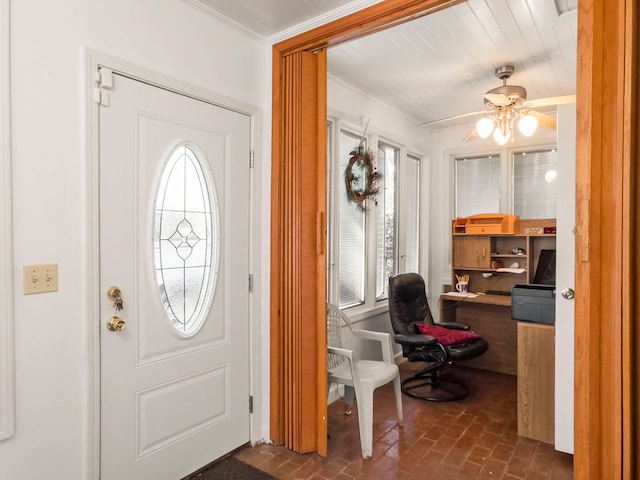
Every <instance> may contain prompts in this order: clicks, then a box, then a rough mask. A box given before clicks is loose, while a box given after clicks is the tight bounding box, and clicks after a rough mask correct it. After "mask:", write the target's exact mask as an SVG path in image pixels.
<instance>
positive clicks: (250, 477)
mask: <svg viewBox="0 0 640 480" xmlns="http://www.w3.org/2000/svg"><path fill="white" fill-rule="evenodd" d="M189 479H190V480H191V479H192V480H277V479H276V477H272V476H271V475H269V474H268V473H265V472H263V471H262V470H258V469H257V468H255V467H252V466H251V465H248V464H246V463H244V462H241V461H240V460H236V459H235V458H234V457H228V458H226V459H224V460H222V461H220V462H216V463H214V464H213V465H211V467H209V468H207V469H206V470H204V471H202V472H200V473H198V474H196V475H195V476H193V477H189Z"/></svg>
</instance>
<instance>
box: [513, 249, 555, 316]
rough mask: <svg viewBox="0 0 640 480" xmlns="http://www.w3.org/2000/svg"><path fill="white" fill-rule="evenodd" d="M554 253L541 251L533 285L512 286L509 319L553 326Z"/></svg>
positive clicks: (553, 251) (552, 251)
mask: <svg viewBox="0 0 640 480" xmlns="http://www.w3.org/2000/svg"><path fill="white" fill-rule="evenodd" d="M555 267H556V251H555V250H542V251H541V252H540V258H539V259H538V267H537V268H536V274H535V277H534V280H533V284H526V285H514V287H513V288H512V290H511V318H513V319H514V320H521V321H524V322H534V323H544V324H547V325H553V324H554V323H555V321H556V287H555V280H556V275H555V272H556V268H555Z"/></svg>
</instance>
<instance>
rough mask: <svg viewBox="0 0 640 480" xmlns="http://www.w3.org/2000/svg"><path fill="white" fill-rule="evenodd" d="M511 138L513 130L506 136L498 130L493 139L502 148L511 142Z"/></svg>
mask: <svg viewBox="0 0 640 480" xmlns="http://www.w3.org/2000/svg"><path fill="white" fill-rule="evenodd" d="M509 138H511V130H507V132H506V134H505V135H503V134H502V132H501V131H500V129H499V128H496V129H495V130H494V131H493V139H494V140H495V142H496V143H497V144H498V145H500V146H502V145H504V144H506V143H507V142H508V141H509Z"/></svg>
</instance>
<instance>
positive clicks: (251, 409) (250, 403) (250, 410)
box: [249, 395, 253, 413]
mask: <svg viewBox="0 0 640 480" xmlns="http://www.w3.org/2000/svg"><path fill="white" fill-rule="evenodd" d="M249 413H253V395H249Z"/></svg>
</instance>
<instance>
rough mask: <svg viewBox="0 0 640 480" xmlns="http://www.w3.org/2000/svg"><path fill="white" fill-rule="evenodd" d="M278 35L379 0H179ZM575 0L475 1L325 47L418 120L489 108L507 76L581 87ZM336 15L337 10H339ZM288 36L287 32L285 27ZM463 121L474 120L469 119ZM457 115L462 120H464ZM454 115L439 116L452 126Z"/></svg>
mask: <svg viewBox="0 0 640 480" xmlns="http://www.w3.org/2000/svg"><path fill="white" fill-rule="evenodd" d="M183 1H185V2H187V3H191V4H198V5H200V6H201V7H202V6H203V5H205V6H206V9H207V10H208V13H212V12H214V14H216V15H217V16H218V18H220V16H219V15H220V14H222V16H223V17H224V18H226V19H231V20H232V21H233V22H237V24H238V25H241V26H242V27H241V28H246V29H249V30H251V31H252V32H254V33H257V34H258V35H259V36H261V37H262V38H264V39H265V40H266V41H269V42H274V41H278V37H281V38H279V39H283V38H286V36H292V35H294V34H297V33H299V32H295V33H294V31H293V30H292V29H294V28H295V26H300V25H301V24H302V28H303V29H305V30H306V29H309V28H313V27H315V26H317V25H320V24H322V23H326V22H327V21H331V20H333V19H334V17H335V18H337V16H341V15H344V14H347V13H351V11H354V10H357V9H360V8H364V7H366V6H368V5H371V4H373V3H376V1H370V0H361V1H357V2H353V1H344V0H241V1H235V2H229V1H228V0H183ZM577 3H578V0H469V1H468V2H465V3H461V4H458V5H455V6H453V7H450V8H448V9H446V10H442V11H440V12H437V13H434V14H431V15H427V16H424V17H422V18H419V19H416V20H413V21H411V22H408V23H405V24H402V25H399V26H395V27H393V28H391V29H388V30H385V31H382V32H379V33H376V34H373V35H369V36H367V37H363V38H360V39H358V40H353V41H350V42H348V43H345V44H342V45H339V46H335V47H332V48H330V49H329V51H328V55H327V62H328V65H327V68H328V72H329V75H330V76H332V77H333V78H335V79H338V81H342V82H344V83H347V84H350V85H353V86H355V87H357V88H359V89H360V90H362V91H364V92H366V93H368V94H370V95H372V96H373V97H375V98H377V99H378V100H380V101H383V102H385V103H387V104H389V105H391V106H392V107H394V108H395V109H396V110H398V111H400V112H403V113H404V114H405V115H407V116H409V117H410V118H411V119H412V120H414V121H415V122H416V123H417V124H420V123H424V122H429V121H433V120H437V119H440V118H443V117H449V116H453V115H458V114H462V113H466V112H469V111H477V110H482V109H483V108H484V103H483V98H482V94H483V93H485V92H486V91H488V90H490V89H492V88H494V87H497V86H499V85H501V84H502V81H501V80H499V79H498V78H496V77H495V75H494V70H495V68H497V67H499V66H501V65H505V64H510V65H513V66H515V73H514V74H513V76H512V77H511V79H509V80H508V81H507V83H509V84H516V85H522V86H524V87H525V88H526V89H527V94H528V95H527V98H528V99H530V100H532V99H539V98H546V97H553V96H561V95H569V94H574V93H575V83H576V51H577ZM336 15H337V16H336ZM288 32H289V34H288V35H287V33H288ZM466 121H467V122H471V121H474V120H469V119H466ZM458 123H459V122H458ZM448 125H449V122H444V123H441V124H438V125H437V126H438V127H441V126H448Z"/></svg>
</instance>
